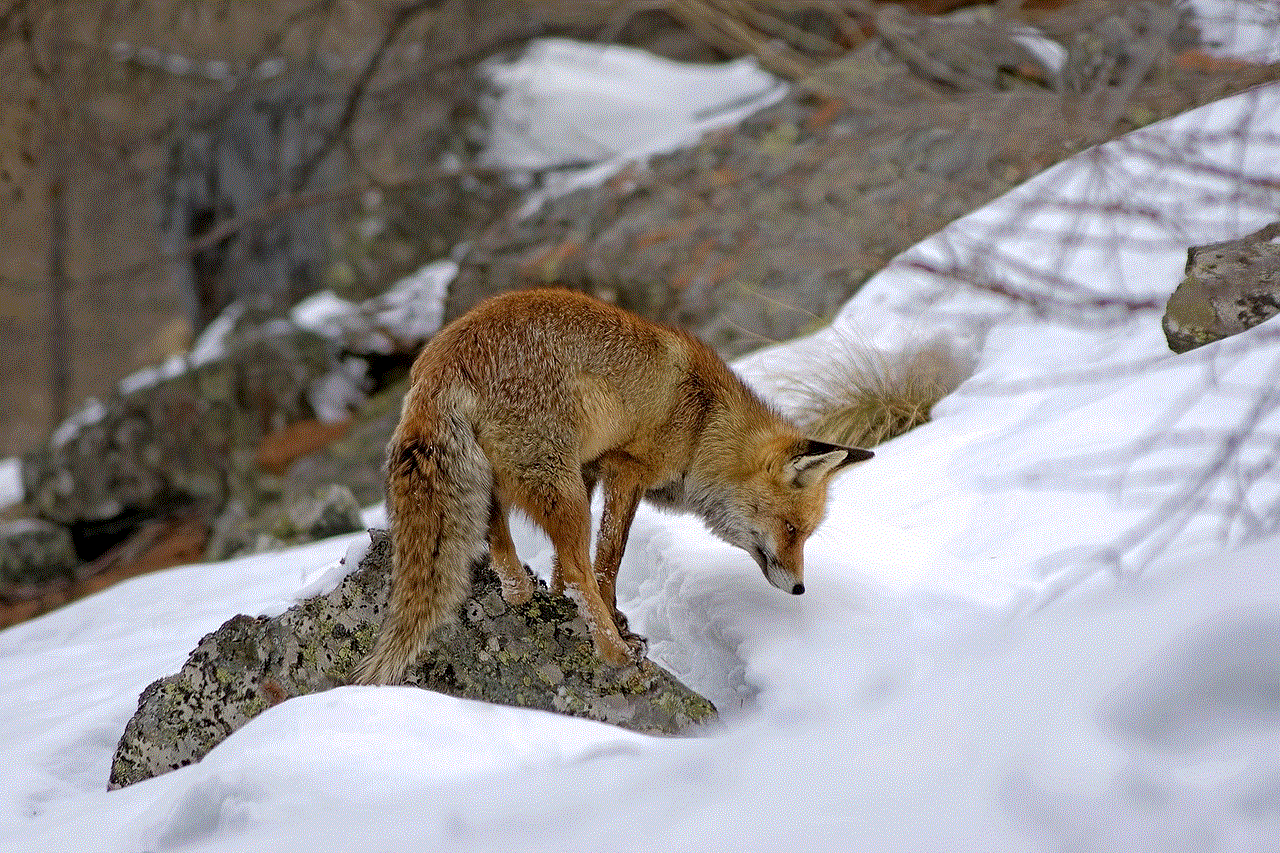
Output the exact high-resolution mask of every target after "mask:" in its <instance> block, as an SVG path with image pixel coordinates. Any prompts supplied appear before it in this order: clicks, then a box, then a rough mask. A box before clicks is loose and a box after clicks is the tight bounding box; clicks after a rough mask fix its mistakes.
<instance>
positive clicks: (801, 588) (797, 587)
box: [791, 583, 804, 595]
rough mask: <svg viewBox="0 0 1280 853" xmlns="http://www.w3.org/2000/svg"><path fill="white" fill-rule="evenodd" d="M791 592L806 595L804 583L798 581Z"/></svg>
mask: <svg viewBox="0 0 1280 853" xmlns="http://www.w3.org/2000/svg"><path fill="white" fill-rule="evenodd" d="M791 594H792V595H804V584H802V583H798V584H796V585H795V586H793V587H791Z"/></svg>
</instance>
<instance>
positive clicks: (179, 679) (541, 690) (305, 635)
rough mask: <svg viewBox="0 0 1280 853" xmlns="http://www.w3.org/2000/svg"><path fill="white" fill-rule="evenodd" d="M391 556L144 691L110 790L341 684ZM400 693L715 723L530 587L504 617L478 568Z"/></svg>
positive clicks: (371, 628) (659, 725)
mask: <svg viewBox="0 0 1280 853" xmlns="http://www.w3.org/2000/svg"><path fill="white" fill-rule="evenodd" d="M390 553H391V552H390V542H389V540H388V538H387V536H386V533H385V532H383V531H372V545H371V547H370V549H369V551H368V553H367V554H366V555H365V557H364V559H363V560H361V563H360V566H359V568H358V569H357V570H356V571H354V572H352V573H351V574H350V575H348V576H347V577H346V578H345V579H344V580H343V581H342V582H341V583H340V584H339V585H338V587H337V588H336V589H334V590H333V591H332V592H330V593H328V594H326V595H317V596H314V597H312V598H308V599H306V600H305V601H302V602H300V603H299V604H297V605H295V606H294V607H292V608H290V609H289V610H287V611H286V612H284V613H283V614H281V615H280V616H277V617H274V618H269V617H266V616H258V617H253V616H235V617H233V618H232V619H229V620H228V621H227V622H226V623H225V624H224V625H223V626H222V627H221V628H219V629H218V630H216V631H214V632H213V633H211V634H209V635H207V636H206V637H205V638H204V639H202V640H201V641H200V643H199V645H198V646H197V647H196V649H195V650H194V651H193V652H192V653H191V656H190V657H189V658H188V660H187V662H186V664H185V665H184V666H183V667H182V669H181V670H180V671H179V672H177V673H176V674H174V675H170V676H166V677H164V678H161V679H160V680H158V681H156V682H154V683H152V684H151V685H150V686H149V687H147V689H146V690H144V691H143V693H142V696H141V697H140V698H139V700H138V711H137V713H136V714H134V716H133V718H132V719H131V720H130V721H129V723H128V725H127V726H126V727H125V731H124V734H123V736H122V737H121V738H120V744H119V746H118V747H117V749H116V754H115V757H114V758H113V760H112V763H111V778H110V787H111V788H120V787H123V786H125V785H131V784H133V783H134V782H139V781H141V780H143V779H148V778H150V777H152V776H155V775H157V774H160V773H165V772H167V771H169V770H174V769H177V768H179V767H183V766H186V765H188V764H192V763H194V762H196V761H199V760H200V759H201V758H202V757H203V756H204V755H205V754H207V753H208V752H209V750H211V749H213V747H214V746H216V745H217V744H219V743H221V742H222V741H223V740H224V739H225V738H226V737H227V736H228V735H230V734H231V733H232V732H234V731H236V730H237V729H239V728H240V727H241V726H243V725H244V724H245V723H247V722H248V721H249V720H251V719H253V717H255V716H257V715H258V714H260V713H262V711H264V710H266V709H267V708H269V707H271V706H272V705H276V704H279V703H280V702H283V701H285V700H286V699H289V698H290V697H292V696H300V695H303V694H306V693H314V692H317V691H320V690H327V689H329V688H331V687H337V686H339V685H342V684H345V683H346V681H347V676H348V673H349V672H350V671H351V668H352V667H353V666H354V665H355V664H356V663H357V662H358V661H359V660H361V659H362V658H363V656H364V655H365V653H366V652H367V651H368V650H369V649H370V648H371V647H372V644H373V638H374V636H375V633H376V630H377V628H378V625H379V623H380V620H381V615H382V610H383V608H384V606H385V604H386V599H387V593H388V589H389V583H388V578H389V566H390ZM404 683H405V684H409V685H414V686H418V687H423V688H426V689H429V690H437V691H439V692H442V693H447V694H449V695H452V696H459V697H464V698H468V699H478V700H481V701H486V702H497V703H500V704H505V705H516V706H520V707H525V708H538V709H542V710H547V711H558V712H560V713H564V714H570V715H573V716H579V717H587V718H590V719H594V720H600V721H603V722H607V723H612V724H614V725H618V726H623V727H625V728H629V729H634V730H636V731H640V732H647V733H651V734H677V733H680V732H683V731H685V730H687V729H689V728H690V727H691V726H694V725H695V724H699V723H706V722H710V721H712V720H714V719H715V718H716V710H715V707H714V706H713V705H712V704H711V703H710V702H709V701H707V700H706V699H704V698H703V697H701V696H699V695H698V694H696V693H694V692H693V691H691V690H689V689H688V688H687V687H685V686H684V685H682V684H680V683H679V682H678V681H676V679H675V678H674V677H673V676H672V675H671V674H670V673H668V672H667V671H666V670H664V669H662V668H661V667H659V666H657V665H656V664H654V663H652V662H651V661H648V660H645V661H641V662H640V663H639V664H637V665H633V666H629V667H626V668H624V669H622V670H615V669H613V668H611V667H609V666H608V665H606V664H604V663H602V662H601V661H600V660H598V659H597V658H596V656H595V653H594V651H593V649H592V645H591V639H590V635H589V634H588V632H587V628H586V625H585V624H584V623H583V621H582V619H581V617H580V616H579V615H578V610H577V607H576V606H575V605H574V604H573V602H571V601H570V600H568V599H567V598H563V597H560V596H553V595H551V594H550V593H549V592H547V591H546V590H545V589H539V590H538V591H537V592H536V593H535V594H534V597H533V599H532V600H531V601H530V602H529V603H528V604H525V605H522V606H518V607H513V606H510V605H508V604H507V603H506V602H505V601H503V599H502V595H501V593H500V591H499V585H498V581H497V578H496V576H494V575H493V574H492V572H490V571H489V570H488V569H487V568H477V569H476V571H475V574H474V589H473V591H472V594H471V597H470V598H469V599H468V600H467V601H466V602H465V604H464V605H463V609H462V614H461V618H460V619H459V620H458V623H457V624H456V625H454V626H452V627H450V628H446V629H443V630H442V631H441V632H440V633H439V634H438V635H437V636H436V638H435V640H434V641H433V642H432V643H431V645H430V647H429V648H428V650H427V652H426V653H425V654H424V655H423V657H422V658H421V660H420V661H419V662H418V664H417V665H416V666H415V667H414V668H413V669H411V670H410V672H409V674H408V676H407V677H406V679H405V682H404Z"/></svg>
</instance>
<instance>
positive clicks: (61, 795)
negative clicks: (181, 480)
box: [0, 85, 1280, 853]
mask: <svg viewBox="0 0 1280 853" xmlns="http://www.w3.org/2000/svg"><path fill="white" fill-rule="evenodd" d="M1242 127H1243V128H1247V130H1248V135H1247V136H1245V137H1242V136H1241V135H1240V134H1239V133H1237V132H1235V131H1238V130H1239V129H1240V128H1242ZM1227 131H1231V132H1227ZM1242 139H1252V140H1257V139H1261V140H1270V144H1266V145H1258V146H1250V145H1246V144H1244V143H1243V142H1242ZM1277 140H1280V85H1275V86H1271V87H1269V88H1266V89H1262V90H1256V91H1253V92H1248V93H1245V94H1243V95H1240V96H1237V97H1235V98H1232V99H1229V100H1228V101H1224V102H1221V103H1218V104H1214V105H1210V106H1208V107H1205V108H1202V109H1200V110H1197V111H1195V112H1193V113H1190V114H1187V115H1184V116H1181V117H1179V118H1177V119H1174V120H1171V121H1169V122H1164V123H1162V124H1159V125H1153V126H1151V127H1149V128H1146V129H1144V130H1143V131H1141V132H1139V133H1137V134H1134V135H1131V136H1130V137H1126V138H1125V139H1121V140H1117V141H1116V142H1114V143H1111V144H1109V145H1107V146H1104V147H1103V148H1102V149H1100V150H1097V151H1091V152H1086V153H1085V154H1083V155H1081V156H1079V157H1077V158H1075V159H1073V160H1071V161H1069V162H1067V163H1064V164H1062V165H1060V166H1059V167H1056V168H1055V169H1052V170H1050V171H1049V172H1047V173H1045V174H1044V175H1041V176H1040V177H1038V178H1036V179H1034V180H1032V181H1030V182H1028V183H1027V184H1026V185H1024V186H1022V187H1020V188H1018V189H1017V190H1015V191H1014V192H1012V193H1010V194H1009V195H1007V196H1006V197H1004V198H1002V199H1000V200H998V201H997V202H996V203H994V204H993V205H991V206H990V207H988V208H986V209H984V210H981V211H979V212H977V213H975V214H974V215H972V216H970V217H967V218H966V219H964V220H961V221H959V222H957V223H955V224H954V225H953V226H951V227H949V228H948V229H946V230H945V231H944V232H942V233H941V234H939V235H937V236H936V237H934V238H932V239H931V240H929V241H927V242H926V243H924V244H922V245H920V246H919V247H917V249H915V250H913V251H912V252H910V253H908V254H907V255H906V256H904V257H902V258H900V259H899V260H898V261H897V262H895V263H894V264H893V265H892V266H891V267H890V268H888V269H886V270H885V271H884V272H883V273H881V274H880V275H879V276H877V277H876V278H874V279H873V280H872V281H871V282H870V283H869V284H868V285H867V286H866V288H865V289H864V290H863V291H862V292H860V293H859V294H858V296H857V297H856V298H855V299H853V300H852V301H851V302H850V303H849V304H848V305H847V306H846V307H845V309H844V310H843V311H842V312H841V314H840V315H839V317H838V318H837V320H836V322H835V323H834V324H833V325H832V327H831V328H829V329H827V330H824V331H822V332H820V333H818V334H816V335H814V336H812V337H810V338H807V339H804V340H801V341H798V342H795V343H793V344H788V345H784V346H780V347H776V348H773V349H771V350H768V351H765V352H762V353H758V354H756V355H755V356H753V357H751V358H749V359H748V360H746V361H745V362H744V363H743V364H742V365H741V368H742V370H743V372H744V373H745V374H746V375H747V376H748V378H749V379H750V380H751V381H752V382H754V383H755V384H757V385H758V386H760V387H761V388H762V389H765V390H766V391H767V392H768V393H770V394H771V395H772V396H775V397H777V398H778V399H780V401H782V402H783V404H785V403H786V399H787V388H788V381H789V379H790V378H791V377H794V376H796V375H797V374H803V373H805V372H806V371H812V370H815V369H818V367H820V366H821V365H823V364H824V363H827V362H829V361H830V359H831V358H833V357H838V353H839V352H840V348H841V347H847V346H874V347H877V348H880V349H883V350H885V351H886V352H893V351H895V350H897V349H899V348H901V347H902V346H903V345H904V342H910V341H930V340H937V341H942V342H944V343H946V344H947V345H948V346H951V347H953V348H955V349H956V350H957V351H958V353H959V354H960V355H962V356H963V357H964V358H965V359H966V360H967V361H968V362H969V363H971V364H972V374H971V376H970V378H969V379H967V380H966V381H965V382H964V383H963V384H962V385H961V387H960V388H959V390H958V391H956V392H955V393H954V394H952V395H951V396H950V397H948V398H947V399H946V400H945V401H944V402H943V403H942V404H941V405H939V406H938V407H937V408H936V409H935V419H934V420H933V421H932V422H931V423H930V424H927V425H926V426H924V427H921V428H919V429H917V430H915V431H913V432H912V433H909V434H908V435H906V436H904V437H902V438H900V439H897V440H895V441H893V442H890V443H889V444H886V445H884V446H882V447H881V448H879V449H878V451H877V456H876V458H875V459H874V460H873V461H871V462H869V463H867V464H865V465H860V466H856V467H855V468H854V469H853V470H850V471H848V472H847V473H844V474H842V475H841V476H840V477H839V478H838V480H837V481H836V484H835V486H834V487H833V490H832V500H831V507H830V513H829V516H828V519H827V521H826V523H825V525H824V526H823V527H822V528H820V529H819V531H818V533H816V534H815V535H814V537H813V538H812V539H811V540H810V542H809V545H808V548H807V566H806V579H805V580H806V586H807V587H808V591H807V592H806V594H805V595H804V596H802V597H791V596H784V595H781V594H779V593H778V592H777V591H776V590H775V589H773V588H772V587H770V586H769V585H768V584H767V583H766V582H765V581H764V580H763V579H762V578H761V577H760V573H759V571H758V570H757V569H756V568H755V567H754V565H752V563H751V561H750V559H749V558H748V557H747V556H746V555H745V554H743V553H741V552H739V551H736V550H734V549H732V548H730V547H729V546H727V545H724V544H723V543H721V542H719V541H718V540H716V539H714V538H713V537H711V536H710V534H708V533H707V532H706V531H705V530H704V529H703V528H702V526H701V524H700V523H698V522H696V521H694V520H693V519H690V518H684V517H677V516H670V515H663V514H660V513H658V512H655V511H651V510H649V509H647V508H642V510H641V512H640V513H639V514H638V516H637V519H636V522H635V526H634V528H633V531H632V534H631V539H630V544H629V547H628V551H627V556H626V559H625V561H624V563H623V566H622V570H621V574H620V577H619V590H618V597H619V605H620V607H621V608H622V609H623V610H624V611H625V612H627V613H628V614H629V615H630V617H631V623H632V626H633V627H634V628H636V629H637V630H639V631H640V632H642V633H644V634H646V635H647V636H648V637H649V638H650V653H651V656H652V657H653V658H654V659H655V660H657V661H658V662H659V663H661V664H663V665H664V666H666V667H667V668H669V669H671V670H672V671H673V672H675V673H676V674H677V675H678V676H679V677H681V678H682V679H683V680H684V681H685V682H686V683H687V684H689V685H690V686H691V687H693V688H694V689H696V690H698V691H700V692H702V693H703V694H704V695H706V696H708V697H709V698H711V699H712V700H713V701H715V702H716V703H717V705H718V706H719V707H720V709H721V712H722V717H723V720H724V723H723V726H722V727H720V728H717V729H716V730H713V731H707V732H704V733H702V736H700V737H694V738H684V739H670V740H663V739H653V738H647V737H643V736H639V735H636V734H633V733H630V732H626V731H623V730H620V729H615V728H612V727H609V726H606V725H602V724H596V723H591V722H587V721H583V720H578V719H569V718H563V717H558V716H554V715H548V714H544V713H540V712H532V711H523V710H515V709H508V708H498V707H491V706H484V705H479V704H475V703H469V702H466V701H462V700H456V699H451V698H448V697H445V696H441V695H436V694H432V693H428V692H425V691H421V690H416V689H412V688H354V687H351V688H341V689H338V690H334V691H330V692H327V693H324V694H320V695H314V696H308V697H303V698H299V699H293V700H290V701H288V702H285V703H283V704H281V705H279V706H276V707H274V708H272V709H270V710H269V711H267V712H266V713H264V714H262V715H261V716H260V717H259V718H258V719H256V720H254V721H253V722H252V723H250V724H249V725H248V726H247V727H245V728H244V729H242V730H241V731H239V732H237V733H236V734H234V735H233V736H231V737H230V738H229V739H228V740H227V741H225V742H224V743H223V744H222V745H220V746H219V747H217V748H216V749H215V750H214V751H213V752H212V753H211V754H210V755H209V756H208V757H207V758H206V759H205V760H204V761H202V762H201V763H200V764H198V765H194V766H191V767H187V768H184V769H182V770H179V771H176V772H173V773H170V774H167V775H165V776H161V777H158V778H155V779H152V780H149V781H147V782H143V783H140V784H138V785H135V786H132V787H129V788H125V789H122V790H120V791H115V792H111V793H107V792H106V791H105V786H106V780H107V775H108V765H109V762H110V758H111V755H112V752H113V750H114V748H115V745H116V740H117V738H118V737H119V735H120V732H121V731H122V730H123V727H124V725H125V722H126V721H127V720H128V718H129V716H130V715H131V714H132V712H133V710H134V707H135V705H136V700H137V696H138V693H139V692H140V691H141V690H142V689H143V688H144V687H145V686H146V685H147V684H148V683H149V682H151V681H152V680H153V679H155V678H158V677H160V676H162V675H165V674H167V673H169V672H172V671H174V670H176V669H177V668H178V667H179V666H180V665H181V663H182V661H183V660H184V659H185V656H186V654H187V653H188V651H190V649H191V648H192V647H193V646H194V645H195V643H196V642H197V640H198V639H199V638H200V637H201V636H202V635H203V634H205V633H206V632H208V631H211V630H213V629H214V628H216V627H217V626H218V625H219V624H220V623H221V622H222V621H223V620H225V619H227V618H229V617H230V616H232V615H234V614H237V613H251V614H252V613H264V612H278V611H279V610H280V609H281V608H283V607H285V606H287V605H288V603H289V602H290V601H291V600H293V598H294V597H295V596H297V595H299V594H300V592H301V591H303V590H305V589H307V588H308V587H309V585H310V584H312V582H313V581H315V580H316V579H317V578H319V577H320V576H322V575H324V574H326V572H327V571H329V569H330V567H331V565H332V564H333V562H334V561H336V560H337V559H338V558H339V557H341V556H342V555H343V554H344V553H345V552H346V551H347V550H348V548H350V547H351V546H352V545H358V542H359V540H360V539H361V538H362V536H363V535H361V536H354V537H342V538H338V539H334V540H328V541H325V542H320V543H316V544H312V545H308V546H305V547H301V548H296V549H292V550H289V551H284V552H280V553H277V554H268V555H259V556H253V557H247V558H243V559H239V560H234V561H231V562H227V563H220V564H202V565H192V566H184V567H179V568H176V569H171V570H168V571H165V572H161V573H157V574H154V575H149V576H144V577H139V578H135V579H133V580H131V581H128V582H126V583H123V584H121V585H119V586H117V587H114V588H112V589H109V590H106V591H104V592H102V593H100V594H98V595H96V596H93V597H92V598H89V599H86V600H84V601H81V602H78V603H76V604H73V605H70V606H68V607H65V608H63V609H61V610H59V611H57V612H54V613H51V614H49V615H47V616H44V617H42V618H40V619H37V620H34V621H31V622H28V623H25V624H22V625H19V626H17V627H14V628H11V629H9V630H6V631H4V632H2V633H0V837H2V838H5V839H6V840H7V843H8V844H11V845H13V846H12V849H15V850H23V851H66V850H74V851H77V853H94V851H104V853H105V851H115V853H142V851H162V850H182V851H209V853H214V851H217V853H225V851H268V850H269V851H307V853H314V852H315V851H342V850H352V851H355V850H360V851H371V850H373V851H384V850H386V851H400V850H403V851H410V850H415V851H416V850H468V851H502V850H530V851H536V850H547V851H557V853H565V851H599V850H621V851H630V850H634V851H649V850H662V851H684V850H688V851H705V850H744V851H784V850H786V851H792V850H806V851H823V850H830V851H849V850H875V851H886V850H903V851H919V850H947V851H954V850H1001V851H1017V850H1073V851H1076V850H1117V851H1118V850H1124V851H1148V850H1149V851H1188V852H1190V851H1206V850H1230V851H1265V850H1275V849H1277V846H1278V844H1280V749H1277V748H1276V744H1277V743H1280V572H1277V570H1276V566H1277V564H1278V563H1280V533H1278V531H1277V519H1278V518H1280V472H1277V470H1276V453H1275V441H1276V435H1277V434H1278V433H1280V392H1277V390H1276V389H1277V388H1280V332H1278V330H1277V325H1276V321H1274V320H1273V321H1270V322H1268V323H1264V324H1263V325H1261V326H1259V327H1257V328H1255V329H1253V330H1251V331H1250V332H1248V333H1245V334H1243V335H1241V336H1238V337H1236V338H1232V339H1228V340H1225V341H1222V342H1219V343H1217V344H1212V345H1209V346H1207V347H1204V348H1203V349H1200V350H1196V351H1193V352H1191V353H1187V354H1184V355H1173V354H1172V353H1170V352H1169V351H1168V349H1167V347H1166V345H1165V341H1164V338H1163V335H1162V333H1161V331H1160V325H1159V312H1158V310H1152V309H1151V308H1150V307H1149V306H1150V303H1153V302H1155V301H1158V300H1161V299H1163V298H1164V296H1166V295H1167V293H1168V291H1169V290H1170V288H1171V287H1172V286H1173V285H1174V284H1176V282H1177V280H1178V279H1179V277H1180V276H1181V270H1182V265H1183V263H1184V260H1185V251H1186V247H1187V246H1189V245H1194V244H1197V243H1203V242H1207V241H1210V240H1215V239H1226V238H1228V237H1235V236H1239V235H1241V234H1244V233H1247V232H1249V231H1252V230H1254V229H1256V228H1258V227H1260V226H1261V225H1263V224H1265V223H1266V222H1267V221H1269V219H1270V218H1274V216H1275V211H1276V210H1277V209H1280V189H1278V187H1280V183H1278V182H1277V176H1278V174H1280V173H1278V172H1277V167H1276V163H1277V160H1276V158H1275V152H1276V150H1277V145H1278V144H1280V143H1278V142H1277ZM1153 152H1162V154H1163V155H1164V156H1162V157H1161V158H1160V159H1158V160H1156V159H1152V153H1153ZM1170 152H1176V153H1178V154H1179V156H1178V157H1170V156H1168V155H1169V154H1170ZM1152 211H1157V212H1158V215H1151V212H1152ZM1064 234H1070V235H1074V237H1073V239H1070V240H1063V239H1061V237H1062V235H1064ZM956 277H959V278H960V279H961V280H964V281H968V282H970V283H971V284H978V285H982V284H985V285H987V286H988V289H987V290H983V289H981V288H974V287H965V286H960V285H959V284H957V282H956ZM996 283H1005V284H1006V285H1012V286H1013V287H1014V288H1015V289H1020V290H1018V292H1015V293H1014V294H1013V295H1014V296H1018V295H1023V296H1029V295H1035V296H1038V297H1044V298H1045V299H1047V300H1048V301H1049V302H1048V304H1050V305H1051V307H1052V310H1048V311H1035V310H1030V309H1026V310H1024V309H1015V308H1012V307H1011V302H1010V299H1009V298H1008V297H1009V295H1010V294H1009V293H1007V292H1006V293H1003V294H999V295H997V294H995V293H992V292H991V289H992V288H991V286H992V285H994V284H996ZM1002 289H1003V290H1006V291H1007V290H1008V289H1009V287H1008V286H1005V287H1003V288H1002ZM1224 460H1226V461H1225V462H1224ZM376 515H377V510H376V509H375V510H373V511H371V513H370V519H369V520H370V522H371V523H375V522H376V521H377V518H376ZM513 533H515V536H516V545H517V548H518V550H519V552H520V554H521V556H522V557H524V558H525V560H526V561H528V562H529V563H530V564H531V565H533V566H534V567H535V569H537V570H539V571H542V572H544V573H545V572H546V571H547V568H548V566H549V563H550V553H549V550H548V545H547V543H546V541H545V540H544V539H542V538H541V537H540V536H539V535H538V534H536V533H535V532H533V531H532V530H530V529H529V528H528V527H526V526H520V527H518V528H517V529H515V530H513ZM6 849H8V848H6Z"/></svg>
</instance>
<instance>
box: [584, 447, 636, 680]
mask: <svg viewBox="0 0 1280 853" xmlns="http://www.w3.org/2000/svg"><path fill="white" fill-rule="evenodd" d="M643 483H644V475H643V472H642V471H640V470H639V469H638V468H637V467H635V466H632V465H620V464H614V465H609V466H608V467H606V469H605V474H604V478H603V489H604V512H603V514H602V515H601V517H600V532H599V534H598V535H597V537H596V562H595V566H594V569H593V570H594V573H595V576H596V585H597V586H598V587H599V588H600V598H601V599H602V600H603V601H604V603H605V605H606V606H607V607H608V608H609V610H610V611H611V612H612V614H613V621H614V624H615V625H616V626H617V628H618V633H619V635H621V637H622V639H623V640H625V641H626V643H627V645H629V646H630V647H631V650H632V653H633V654H635V655H636V656H637V657H640V656H643V655H644V653H645V651H646V649H647V647H648V643H647V642H646V641H645V639H644V637H641V636H640V635H639V634H635V633H632V631H631V630H630V629H629V625H628V624H627V617H626V616H625V615H624V614H623V613H622V611H621V610H619V609H618V598H617V580H618V567H619V566H620V565H621V564H622V552H623V551H624V550H625V549H626V547H627V536H628V534H629V533H630V532H631V522H632V521H633V520H634V519H635V515H636V507H637V506H638V505H639V504H640V496H641V495H643V494H644V485H643Z"/></svg>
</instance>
